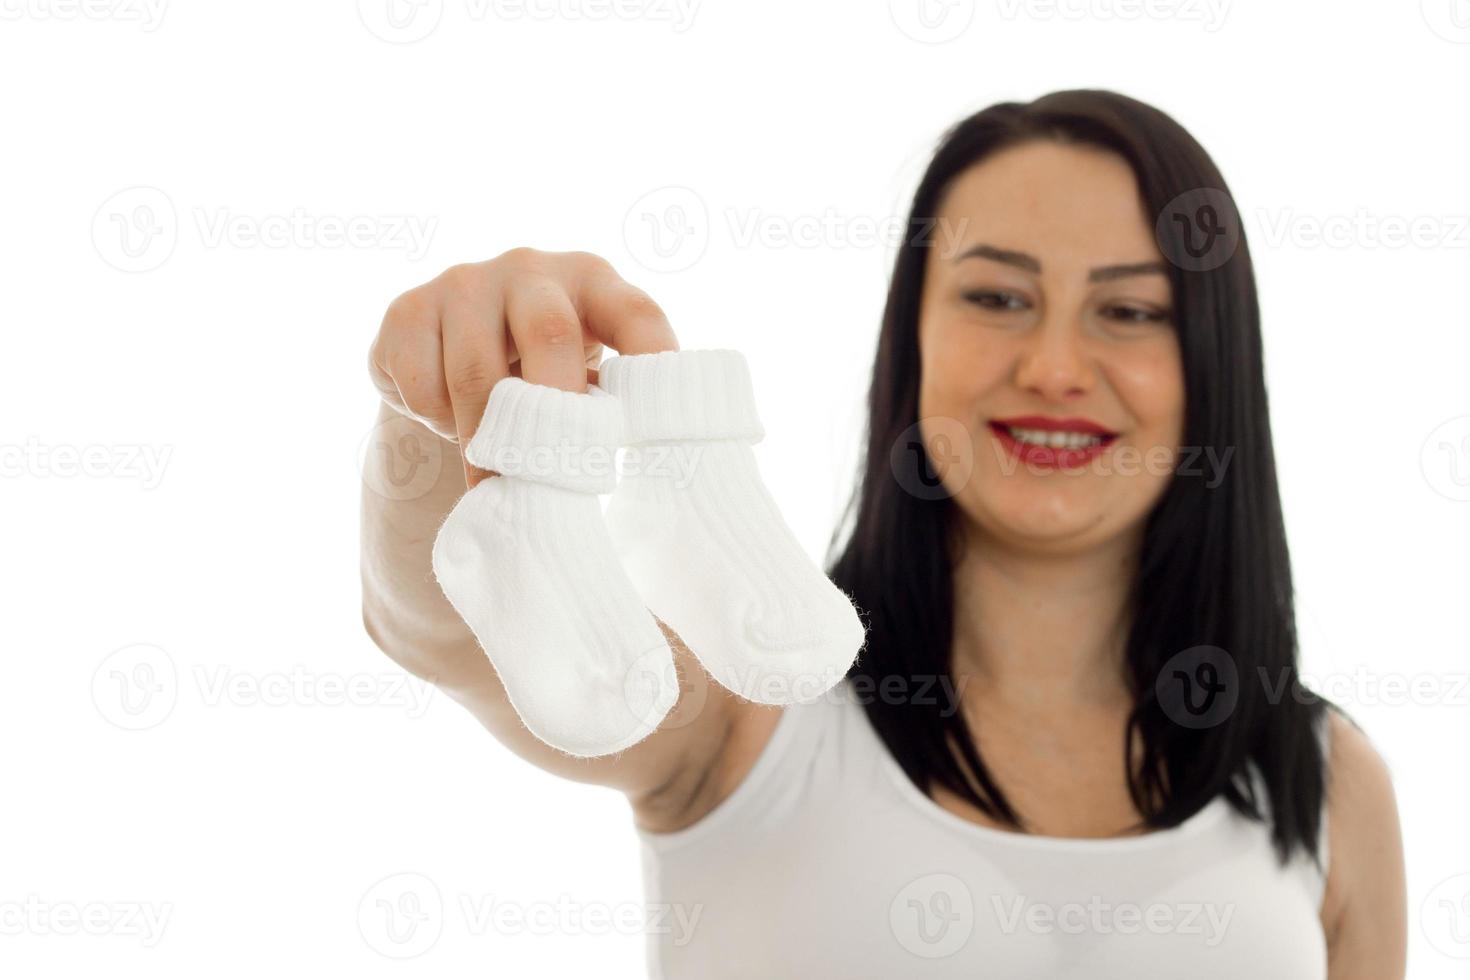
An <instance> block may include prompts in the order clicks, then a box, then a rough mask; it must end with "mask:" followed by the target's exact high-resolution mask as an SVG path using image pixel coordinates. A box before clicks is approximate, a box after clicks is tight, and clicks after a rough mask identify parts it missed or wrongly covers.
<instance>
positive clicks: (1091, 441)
mask: <svg viewBox="0 0 1470 980" xmlns="http://www.w3.org/2000/svg"><path fill="white" fill-rule="evenodd" d="M1006 431H1007V432H1009V433H1010V434H1011V436H1012V438H1014V439H1016V440H1017V441H1018V442H1029V443H1032V444H1034V445H1037V446H1050V447H1051V448H1053V449H1081V448H1083V447H1084V446H1097V445H1101V443H1102V437H1101V436H1095V435H1091V434H1089V433H1086V432H1047V431H1044V430H1042V429H1017V428H1013V427H1011V426H1007V427H1006Z"/></svg>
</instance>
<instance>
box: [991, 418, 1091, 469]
mask: <svg viewBox="0 0 1470 980" xmlns="http://www.w3.org/2000/svg"><path fill="white" fill-rule="evenodd" d="M1016 421H1017V424H1012V423H1009V422H1001V421H991V422H990V423H989V426H990V429H991V431H992V432H994V433H995V437H996V440H997V441H998V442H999V443H1000V445H1001V447H1002V448H1003V449H1005V450H1006V451H1007V452H1008V453H1009V454H1010V455H1011V456H1012V457H1013V458H1016V459H1020V460H1022V461H1023V462H1026V463H1029V464H1035V465H1037V466H1040V467H1043V468H1045V469H1057V468H1060V469H1071V468H1073V467H1076V466H1081V465H1083V464H1085V463H1087V462H1088V461H1089V460H1091V459H1092V458H1093V457H1095V456H1098V455H1100V454H1102V453H1104V452H1107V450H1108V447H1109V446H1111V445H1112V444H1113V443H1114V442H1116V441H1117V439H1118V433H1116V432H1109V431H1108V430H1106V429H1104V428H1103V427H1102V426H1100V425H1097V424H1096V423H1094V422H1092V421H1090V420H1084V419H1066V420H1060V419H1059V420H1052V419H1040V420H1038V422H1039V423H1040V424H1038V422H1033V420H1032V419H1030V418H1026V419H1017V420H1016ZM1028 423H1029V424H1028ZM1043 426H1045V427H1043Z"/></svg>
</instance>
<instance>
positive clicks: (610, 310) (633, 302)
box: [577, 273, 679, 354]
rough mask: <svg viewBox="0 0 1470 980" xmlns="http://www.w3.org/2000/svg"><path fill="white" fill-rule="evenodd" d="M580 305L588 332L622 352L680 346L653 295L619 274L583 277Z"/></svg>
mask: <svg viewBox="0 0 1470 980" xmlns="http://www.w3.org/2000/svg"><path fill="white" fill-rule="evenodd" d="M577 307H578V309H579V310H580V311H581V313H582V319H583V326H585V327H586V328H587V331H588V332H589V333H591V334H592V336H594V337H596V338H597V339H598V340H599V341H601V342H602V343H604V344H607V345H608V346H609V347H611V348H612V349H613V350H615V351H617V352H618V353H619V354H656V353H658V352H660V351H666V350H678V349H679V341H678V338H676V337H675V336H674V328H673V327H672V326H670V325H669V318H668V317H667V316H665V315H664V311H663V309H662V308H661V307H660V306H659V305H658V303H656V302H654V300H653V297H651V296H649V295H648V294H647V293H645V292H644V291H643V290H641V289H639V288H638V287H637V286H635V285H633V284H632V283H630V282H628V281H626V280H625V279H622V278H620V277H619V276H618V275H617V274H616V273H611V274H609V275H602V276H592V277H588V278H586V279H583V280H581V285H580V286H579V288H578V293H577Z"/></svg>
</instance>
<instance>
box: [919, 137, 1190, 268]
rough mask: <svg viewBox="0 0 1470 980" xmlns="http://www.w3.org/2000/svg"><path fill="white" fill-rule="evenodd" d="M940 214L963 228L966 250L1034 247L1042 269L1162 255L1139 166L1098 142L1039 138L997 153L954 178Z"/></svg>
mask: <svg viewBox="0 0 1470 980" xmlns="http://www.w3.org/2000/svg"><path fill="white" fill-rule="evenodd" d="M939 217H940V218H941V219H942V220H944V221H945V222H946V223H950V227H953V228H958V229H961V232H960V234H959V241H960V243H961V245H960V248H961V250H963V249H964V248H966V247H968V246H969V245H972V244H975V243H977V242H984V243H986V244H989V245H996V246H999V247H1002V248H1008V249H1016V250H1020V251H1025V252H1030V253H1031V254H1033V255H1035V256H1037V257H1038V258H1040V259H1041V260H1042V265H1043V269H1045V268H1046V267H1047V264H1048V260H1050V261H1052V262H1056V263H1073V262H1075V263H1079V264H1087V263H1090V264H1094V265H1099V264H1106V263H1109V262H1124V261H1141V260H1148V259H1158V258H1161V257H1162V256H1161V255H1160V253H1159V249H1158V245H1157V243H1156V242H1155V241H1154V229H1153V223H1152V221H1151V220H1150V219H1149V218H1148V216H1147V215H1146V214H1145V212H1144V207H1143V201H1142V199H1141V198H1140V197H1139V194H1138V182H1137V179H1136V178H1135V177H1134V175H1133V170H1132V168H1131V167H1129V166H1128V163H1127V162H1126V161H1125V160H1124V159H1123V158H1122V157H1120V156H1118V155H1117V154H1115V153H1112V152H1110V151H1108V150H1104V149H1101V148H1097V147H1091V146H1065V145H1062V144H1060V143H1054V142H1050V141H1037V142H1031V143H1024V144H1021V145H1019V146H1014V147H1009V148H1007V149H1005V150H1001V151H999V152H997V153H993V154H991V155H990V156H988V157H986V158H985V159H984V160H982V161H980V162H979V163H977V164H975V165H974V166H971V167H969V168H967V169H966V170H964V171H962V172H961V173H960V174H959V175H958V176H957V177H956V178H955V179H954V181H953V182H952V183H951V184H950V186H949V189H948V190H947V191H946V193H945V194H944V196H943V198H942V199H941V200H940V202H939Z"/></svg>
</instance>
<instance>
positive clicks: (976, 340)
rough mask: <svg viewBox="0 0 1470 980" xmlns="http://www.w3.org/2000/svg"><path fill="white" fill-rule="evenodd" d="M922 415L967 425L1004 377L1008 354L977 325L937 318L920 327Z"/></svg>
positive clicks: (920, 406)
mask: <svg viewBox="0 0 1470 980" xmlns="http://www.w3.org/2000/svg"><path fill="white" fill-rule="evenodd" d="M919 362H920V365H921V374H920V379H919V415H920V417H924V416H928V415H945V416H949V417H952V418H955V419H959V420H961V421H967V420H968V419H969V418H970V417H971V416H972V415H973V414H974V412H975V410H976V407H977V405H978V403H979V401H980V400H981V398H982V397H983V396H984V395H985V394H986V393H987V392H988V391H990V390H991V389H993V388H994V387H995V386H996V384H997V383H998V381H999V380H1001V379H1000V377H999V376H1000V375H1002V374H1003V373H1004V370H1005V365H1006V354H1005V352H1004V351H1003V350H1001V349H998V348H997V347H996V345H995V343H994V341H993V339H991V338H988V337H987V336H986V334H985V333H984V332H983V331H980V330H976V329H975V328H974V325H973V324H966V323H949V322H945V321H944V320H943V319H942V318H934V319H931V320H929V321H927V322H924V323H922V324H921V325H920V330H919Z"/></svg>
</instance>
